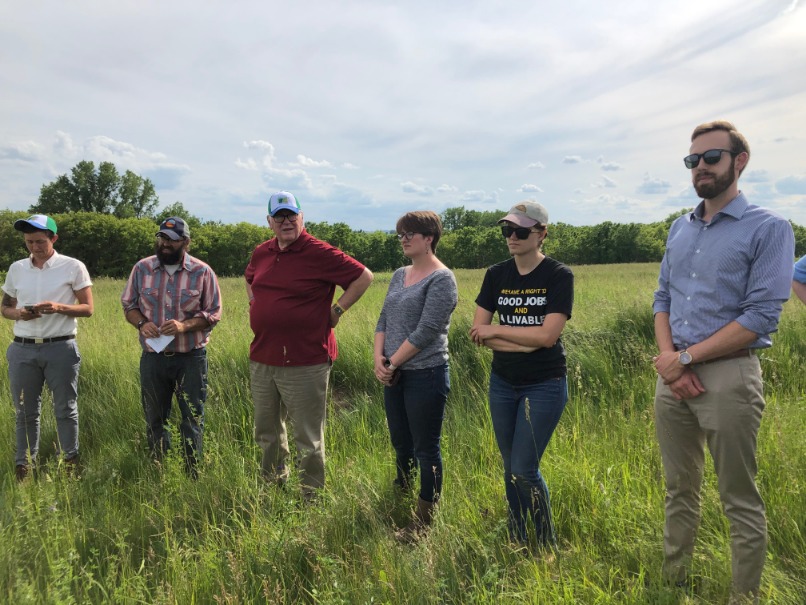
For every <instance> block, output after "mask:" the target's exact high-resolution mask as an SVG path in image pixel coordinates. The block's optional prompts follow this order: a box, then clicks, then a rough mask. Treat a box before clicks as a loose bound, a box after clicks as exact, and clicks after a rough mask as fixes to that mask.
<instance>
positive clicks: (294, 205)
mask: <svg viewBox="0 0 806 605" xmlns="http://www.w3.org/2000/svg"><path fill="white" fill-rule="evenodd" d="M280 210H290V211H291V212H293V213H294V214H299V213H300V212H302V208H300V207H299V202H298V201H297V198H295V197H294V194H293V193H288V191H278V192H277V193H275V194H273V195H272V196H271V197H270V198H269V216H274V215H275V214H277V213H278V212H280Z"/></svg>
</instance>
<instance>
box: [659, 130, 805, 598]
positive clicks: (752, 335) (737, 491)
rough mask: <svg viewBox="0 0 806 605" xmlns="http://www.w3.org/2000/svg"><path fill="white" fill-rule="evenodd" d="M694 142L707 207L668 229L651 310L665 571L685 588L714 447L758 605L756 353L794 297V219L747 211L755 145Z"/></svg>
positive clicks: (690, 163) (736, 579) (719, 133)
mask: <svg viewBox="0 0 806 605" xmlns="http://www.w3.org/2000/svg"><path fill="white" fill-rule="evenodd" d="M691 141H692V142H691V149H690V155H688V156H686V158H685V159H684V163H685V165H686V167H687V168H688V169H690V170H691V179H692V183H693V184H694V189H695V190H696V192H697V194H698V195H699V196H700V197H701V198H702V201H701V202H700V203H699V205H698V206H697V207H696V208H695V209H694V211H693V212H691V213H688V214H686V215H684V216H681V217H680V218H678V219H677V220H676V221H675V222H674V224H672V226H671V228H670V230H669V236H668V239H667V242H666V253H665V255H664V257H663V261H662V264H661V269H660V278H659V280H658V289H657V291H656V292H655V302H654V312H655V338H656V340H657V343H658V354H657V356H656V357H655V358H654V362H655V368H656V370H657V372H658V382H657V387H656V392H655V425H656V432H657V437H658V442H659V444H660V451H661V457H662V459H663V467H664V474H665V478H666V525H665V528H664V565H663V573H664V576H665V578H666V579H668V580H669V581H671V582H673V583H675V584H677V585H680V586H686V585H687V583H688V579H687V574H688V571H689V569H688V568H689V564H690V561H691V557H692V553H693V550H694V540H695V537H696V533H697V528H698V526H699V522H700V486H701V483H702V476H703V466H704V462H705V454H704V446H705V445H706V444H707V445H708V449H709V451H710V452H711V457H712V458H713V461H714V467H715V470H716V474H717V478H718V483H719V496H720V499H721V501H722V505H723V509H724V511H725V514H726V516H727V517H728V520H729V521H730V528H731V529H730V531H731V560H732V574H733V583H732V590H731V603H743V602H748V603H751V602H757V601H758V594H759V586H760V582H761V574H762V571H763V569H764V560H765V557H766V546H767V522H766V515H765V510H764V501H763V500H762V498H761V495H760V494H759V492H758V488H757V487H756V482H755V476H756V472H757V463H756V438H757V435H758V429H759V425H760V424H761V416H762V411H763V410H764V393H763V384H762V377H761V367H760V364H759V359H758V356H757V352H758V350H759V349H764V348H767V347H769V346H771V344H772V342H771V340H770V335H771V334H772V333H773V332H775V331H776V330H777V325H778V319H779V317H780V314H781V308H782V307H783V304H784V303H785V302H786V300H787V299H788V298H789V294H790V286H791V282H792V259H793V258H794V256H795V240H794V235H793V233H792V227H791V225H790V224H789V222H788V221H787V220H786V219H784V218H783V217H782V216H780V215H778V214H776V213H775V212H772V211H770V210H767V209H765V208H761V207H759V206H755V205H753V204H750V203H749V202H748V201H747V198H745V196H744V194H743V193H742V192H741V191H740V190H739V185H738V180H739V176H740V175H741V173H742V171H743V170H744V168H745V167H746V166H747V163H748V161H749V159H750V148H749V145H748V144H747V141H746V140H745V138H744V136H742V135H741V134H740V133H739V132H738V131H737V130H736V128H735V127H734V126H733V124H731V123H730V122H724V121H718V122H709V123H706V124H702V125H700V126H698V127H697V128H696V129H695V130H694V132H693V134H692V136H691Z"/></svg>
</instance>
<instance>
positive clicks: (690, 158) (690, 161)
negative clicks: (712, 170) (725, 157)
mask: <svg viewBox="0 0 806 605" xmlns="http://www.w3.org/2000/svg"><path fill="white" fill-rule="evenodd" d="M714 151H718V152H719V155H718V156H716V159H713V157H714V156H713V155H712V156H711V157H710V158H707V157H705V156H706V154H708V153H712V152H714ZM723 153H729V154H730V157H732V158H734V157H736V156H737V155H739V154H740V153H742V152H741V151H731V150H730V149H709V150H707V151H703V152H702V153H692V154H690V155H687V156H686V157H684V158H683V164H684V165H685V167H686V168H688V169H689V170H694V169H695V168H697V166H699V165H700V162H701V161H702V162H705V163H706V164H708V165H709V166H713V165H715V164H719V162H720V161H721V160H722V154H723ZM694 160H696V162H695V161H694Z"/></svg>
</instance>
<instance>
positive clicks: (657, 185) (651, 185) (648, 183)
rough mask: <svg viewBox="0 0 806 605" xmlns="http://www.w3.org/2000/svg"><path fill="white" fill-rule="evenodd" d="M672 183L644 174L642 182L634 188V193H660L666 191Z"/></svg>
mask: <svg viewBox="0 0 806 605" xmlns="http://www.w3.org/2000/svg"><path fill="white" fill-rule="evenodd" d="M671 186H672V184H671V183H670V182H669V181H666V180H664V179H661V178H657V177H654V178H653V177H651V176H649V175H648V174H645V175H644V180H643V182H642V183H641V184H640V185H638V187H637V188H636V190H635V191H636V193H638V194H641V195H660V194H663V193H666V192H668V191H669V189H670V188H671Z"/></svg>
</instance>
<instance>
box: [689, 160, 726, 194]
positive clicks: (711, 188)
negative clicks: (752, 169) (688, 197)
mask: <svg viewBox="0 0 806 605" xmlns="http://www.w3.org/2000/svg"><path fill="white" fill-rule="evenodd" d="M707 174H710V175H711V176H713V177H714V179H713V180H712V181H710V182H708V183H698V182H697V181H696V178H695V182H694V191H696V192H697V195H699V196H700V197H701V198H702V199H704V200H712V199H714V198H715V197H717V196H718V195H719V194H721V193H724V192H725V191H727V189H728V188H729V187H730V186H731V185H733V181H735V180H736V158H731V160H730V168H729V169H728V170H727V171H726V172H725V173H724V174H723V175H721V176H716V175H715V174H714V173H713V172H707Z"/></svg>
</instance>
